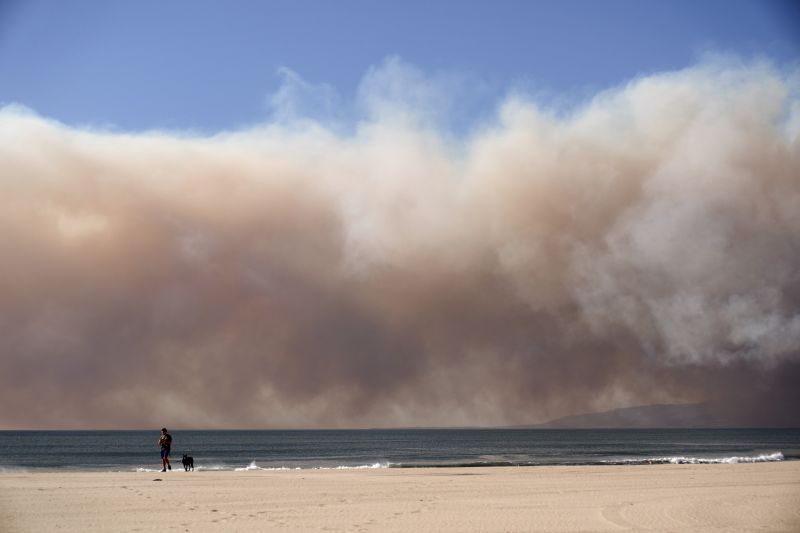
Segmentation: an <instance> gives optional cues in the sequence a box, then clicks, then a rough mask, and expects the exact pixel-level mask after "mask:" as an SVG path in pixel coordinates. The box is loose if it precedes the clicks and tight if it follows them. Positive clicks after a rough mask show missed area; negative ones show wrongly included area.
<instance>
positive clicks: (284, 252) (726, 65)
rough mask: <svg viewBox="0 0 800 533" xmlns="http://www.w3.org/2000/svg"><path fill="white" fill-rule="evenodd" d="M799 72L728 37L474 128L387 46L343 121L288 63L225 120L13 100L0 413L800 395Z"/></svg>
mask: <svg viewBox="0 0 800 533" xmlns="http://www.w3.org/2000/svg"><path fill="white" fill-rule="evenodd" d="M409 69H411V72H412V74H414V76H411V77H410V78H409V76H408V75H405V76H403V73H404V72H405V73H406V74H408V70H409ZM287 73H289V74H291V76H289V74H287V76H289V78H290V81H291V82H292V83H293V84H295V85H298V84H299V85H298V86H300V87H301V88H303V90H304V91H306V93H309V91H312V90H313V87H312V86H310V85H308V84H305V83H304V82H302V80H300V79H299V78H297V77H296V75H294V73H290V72H289V71H287ZM799 79H800V78H798V76H797V74H796V73H794V72H789V73H787V72H785V71H783V70H781V69H779V68H777V67H774V66H770V65H768V64H762V63H748V64H734V62H732V61H727V62H720V61H709V62H705V63H703V64H701V65H698V66H696V67H694V68H690V69H687V70H684V71H680V72H672V73H665V74H657V75H651V76H648V77H644V78H641V79H638V80H634V81H632V82H631V83H629V84H628V85H626V86H624V87H619V88H616V89H613V90H609V91H606V92H603V93H600V94H598V95H596V96H595V97H594V98H593V99H591V100H590V101H589V102H587V103H586V104H585V105H583V106H581V107H579V108H577V109H574V110H572V111H570V112H564V111H563V110H562V111H560V112H556V111H551V110H549V109H548V108H546V107H543V106H540V105H537V104H536V103H535V101H533V100H532V99H530V98H525V97H523V96H519V95H517V96H511V97H509V98H508V99H506V101H505V102H504V103H503V104H502V106H501V107H500V109H499V111H498V113H497V116H496V119H495V120H494V121H492V122H491V123H490V124H486V125H484V126H483V127H481V128H478V129H476V130H475V131H474V132H473V133H472V134H470V135H468V136H466V137H463V138H456V137H455V136H453V135H450V134H446V133H441V131H442V130H441V129H438V128H437V127H436V124H437V122H436V120H431V118H430V117H432V116H435V114H430V113H429V111H430V109H429V106H428V105H427V104H431V106H433V107H438V106H439V103H438V102H440V101H441V96H442V93H441V91H437V90H436V85H437V83H434V82H431V83H428V81H429V80H428V81H426V79H425V78H424V77H421V76H420V75H419V73H418V72H416V71H413V68H411V67H409V66H407V65H402V64H399V65H398V61H397V60H391V61H389V62H388V63H387V65H385V66H384V67H383V70H381V69H374V70H373V71H371V72H370V73H368V76H367V77H366V78H365V80H366V81H365V84H364V85H363V86H362V93H368V94H362V96H361V100H362V102H364V106H363V107H364V109H366V111H365V115H364V117H365V118H364V119H363V120H362V121H361V122H360V123H359V124H358V125H357V126H356V127H355V128H354V129H353V130H352V131H347V132H343V131H342V130H341V128H336V127H328V126H325V125H323V124H322V123H319V122H314V121H313V120H309V119H301V118H298V113H299V111H298V109H299V108H298V106H297V102H296V101H294V100H293V99H292V98H293V96H292V93H291V90H290V88H285V89H284V90H283V91H282V92H280V93H279V94H277V95H276V97H275V98H273V99H272V100H271V103H272V105H281V102H284V103H285V102H289V103H291V106H292V107H291V110H290V111H291V113H285V114H283V115H281V120H278V121H275V122H272V123H270V124H267V125H264V126H261V127H255V128H250V129H247V130H244V131H235V132H227V133H221V134H217V135H214V136H197V135H180V134H169V133H160V132H153V133H139V134H123V133H115V132H108V131H95V130H92V129H90V128H74V127H67V126H64V125H62V124H59V123H56V122H54V121H51V120H47V119H45V118H42V117H39V116H37V115H35V114H33V113H32V112H29V111H26V110H23V109H19V108H16V107H13V106H9V107H5V108H3V109H2V110H0V187H1V189H0V192H2V194H0V252H2V262H1V263H0V295H1V296H2V297H0V363H1V364H2V372H0V426H3V427H150V426H157V427H160V426H161V425H164V424H166V425H170V426H175V425H180V426H184V427H345V426H346V427H374V426H404V425H462V424H519V423H529V422H537V421H544V420H547V419H550V418H554V417H558V416H564V415H570V414H575V413H581V412H590V411H594V410H602V409H608V408H612V407H619V406H626V405H638V404H646V403H656V402H660V403H664V402H700V401H707V402H711V405H712V406H715V407H714V408H715V409H718V410H722V411H720V414H721V415H724V416H726V417H728V420H733V421H735V422H736V423H746V424H760V425H775V424H797V423H798V422H800V415H798V414H797V409H796V408H797V406H798V405H800V402H799V401H798V400H800V397H798V392H797V386H796V384H797V383H798V378H800V141H798V132H800V99H798V94H800V93H799V92H798V90H800V81H798V80H799ZM409 80H410V81H409ZM434 81H435V80H434ZM440 81H441V80H440ZM447 83H454V82H453V80H449V81H448V82H447ZM447 83H445V84H444V85H447ZM324 88H325V91H327V92H326V94H325V95H324V101H325V102H333V101H335V100H336V99H335V98H334V97H333V96H331V95H332V94H333V93H331V92H330V91H332V89H331V88H330V87H328V86H325V87H324ZM376 88H377V89H376ZM409 91H410V93H411V95H410V97H409V98H404V96H403V95H405V94H408V93H409ZM309 94H310V93H309ZM387 95H388V96H387ZM431 95H433V96H431ZM306 96H308V94H306ZM312 96H313V95H312ZM334 96H335V95H334ZM454 109H455V108H454ZM276 115H278V113H276ZM721 406H724V407H721ZM723 411H724V412H723Z"/></svg>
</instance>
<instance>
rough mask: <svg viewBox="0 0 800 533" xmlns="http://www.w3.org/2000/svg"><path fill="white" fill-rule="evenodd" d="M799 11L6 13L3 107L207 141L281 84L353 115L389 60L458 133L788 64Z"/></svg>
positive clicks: (670, 7)
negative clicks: (487, 120) (644, 82)
mask: <svg viewBox="0 0 800 533" xmlns="http://www.w3.org/2000/svg"><path fill="white" fill-rule="evenodd" d="M798 6H800V3H797V2H791V1H777V0H773V1H742V0H724V1H716V0H714V1H703V2H696V1H683V0H675V1H670V2H654V1H646V0H638V1H629V0H611V1H603V2H601V1H566V2H556V1H552V2H551V1H540V2H533V1H530V2H524V1H519V2H511V1H500V2H489V1H481V2H466V1H441V2H430V1H427V2H426V1H403V2H368V1H352V0H345V1H337V2H332V1H329V2H323V1H319V2H312V1H307V0H299V1H263V2H256V1H237V2H215V1H204V0H203V1H171V2H163V1H137V2H118V1H110V2H101V1H94V2H93V1H81V0H77V1H72V2H57V1H35V0H34V1H25V2H22V1H19V2H17V1H14V0H0V103H2V104H9V103H18V104H22V105H24V106H27V107H30V108H31V109H33V110H35V111H36V112H37V113H40V114H42V115H44V116H48V117H52V118H55V119H57V120H60V121H63V122H65V123H67V124H74V125H86V124H90V125H101V126H106V127H113V128H119V129H126V130H143V129H151V128H167V129H193V130H199V131H216V130H221V129H232V128H239V127H243V126H247V125H252V124H255V123H260V122H264V121H268V120H270V119H273V118H274V116H273V111H274V109H271V108H270V104H269V102H270V101H271V100H270V98H271V97H274V96H275V95H276V94H280V90H281V86H282V84H284V83H286V81H287V73H288V75H289V76H292V75H296V76H298V77H299V78H300V79H302V80H303V82H302V83H304V84H308V87H309V88H310V89H313V92H315V93H317V94H318V93H319V92H320V91H319V90H318V89H320V88H321V89H323V91H322V92H323V93H324V94H329V95H333V96H334V97H335V98H333V99H332V100H331V101H330V102H328V104H329V105H332V106H334V107H340V108H341V109H342V110H344V111H343V112H342V113H340V114H339V115H340V118H341V116H344V117H345V118H348V117H351V116H352V113H351V112H352V108H353V105H352V102H353V101H354V99H355V98H356V95H357V93H358V91H359V86H360V84H362V83H363V80H364V76H365V75H366V74H367V73H369V72H370V69H373V70H374V69H375V68H376V67H379V66H380V65H386V62H387V58H394V61H400V62H401V63H402V64H403V65H406V66H407V67H409V68H411V69H412V72H416V73H418V74H419V75H420V76H421V77H423V78H429V77H433V78H436V77H437V76H439V77H441V76H444V77H448V76H449V77H455V78H457V79H460V80H462V82H464V83H462V85H464V86H467V87H468V89H466V90H465V91H462V92H465V94H457V95H455V97H458V98H461V99H462V100H463V101H464V103H463V105H462V108H461V109H460V111H461V112H462V113H461V114H462V115H463V117H462V118H464V121H462V122H464V123H466V122H469V121H470V120H473V119H475V118H476V117H479V116H480V115H481V114H485V113H489V112H491V110H492V109H493V108H494V106H495V105H496V104H497V101H498V100H499V99H501V98H502V96H503V95H504V94H506V93H507V92H508V91H509V90H512V89H522V90H526V91H531V92H534V93H540V94H545V95H547V94H549V95H551V96H552V95H566V96H567V97H575V98H580V97H581V96H583V95H586V94H592V93H594V92H596V91H597V90H600V89H603V88H606V87H609V86H612V85H615V84H618V83H620V82H623V81H625V80H627V79H630V78H632V77H635V76H637V75H644V74H648V73H652V72H657V71H663V70H671V69H679V68H683V67H686V66H688V65H691V64H692V63H694V62H695V61H697V59H698V58H699V57H701V56H702V55H703V54H706V53H709V52H710V53H726V54H736V55H740V56H742V57H745V58H751V57H754V56H758V57H760V56H763V57H767V58H769V59H771V60H772V61H775V62H777V63H779V64H783V63H789V62H795V61H796V60H797V59H798V58H799V57H800V7H798ZM388 61H390V62H391V61H392V59H389V60H388ZM282 68H284V69H290V71H291V72H290V71H287V70H281V69H282ZM282 72H283V74H281V73H282ZM290 81H291V80H290ZM273 101H274V100H273ZM311 107H312V108H313V107H314V106H313V105H312V106H311ZM312 111H313V109H312ZM328 111H331V110H330V109H328ZM334 112H335V110H334Z"/></svg>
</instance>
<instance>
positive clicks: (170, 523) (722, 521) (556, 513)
mask: <svg viewBox="0 0 800 533" xmlns="http://www.w3.org/2000/svg"><path fill="white" fill-rule="evenodd" d="M0 530H1V531H3V532H27V531H37V532H38V531H75V532H78V531H81V532H83V531H184V532H185V531H190V532H195V531H199V532H203V531H636V530H641V531H645V530H647V531H654V530H655V531H755V530H759V531H764V530H766V531H800V462H781V463H768V464H732V465H653V466H608V467H593V466H580V467H567V466H559V467H520V468H452V469H450V468H439V469H375V470H371V469H365V470H327V471H324V470H302V471H246V472H189V473H186V472H183V471H182V470H177V471H176V470H173V471H172V472H167V473H165V474H161V473H152V472H146V473H4V474H2V475H0Z"/></svg>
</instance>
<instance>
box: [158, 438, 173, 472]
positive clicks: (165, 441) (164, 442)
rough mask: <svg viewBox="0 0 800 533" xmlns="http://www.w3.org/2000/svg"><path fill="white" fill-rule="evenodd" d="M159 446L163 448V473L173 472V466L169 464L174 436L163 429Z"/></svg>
mask: <svg viewBox="0 0 800 533" xmlns="http://www.w3.org/2000/svg"><path fill="white" fill-rule="evenodd" d="M158 445H159V446H160V447H161V471H162V472H166V471H167V469H169V470H172V465H171V464H169V451H170V449H171V448H172V435H170V434H169V433H167V428H161V438H159V439H158Z"/></svg>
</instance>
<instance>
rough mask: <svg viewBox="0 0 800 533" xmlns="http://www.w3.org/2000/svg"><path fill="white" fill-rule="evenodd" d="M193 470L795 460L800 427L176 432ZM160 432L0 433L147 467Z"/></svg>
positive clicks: (11, 467)
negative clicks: (191, 459) (191, 458)
mask: <svg viewBox="0 0 800 533" xmlns="http://www.w3.org/2000/svg"><path fill="white" fill-rule="evenodd" d="M170 433H171V435H172V436H173V439H174V441H173V448H172V458H171V459H172V463H173V469H178V470H180V469H181V468H182V467H181V464H180V461H181V454H183V453H186V454H188V455H191V456H193V457H194V464H195V468H196V469H197V470H262V469H295V468H301V469H303V468H309V469H310V468H330V469H334V468H414V467H452V466H472V467H481V466H538V465H598V464H612V465H618V464H660V463H737V462H738V463H741V462H761V461H787V460H788V461H790V460H797V459H800V429H660V430H650V429H628V430H623V429H605V430H555V429H548V430H544V429H392V430H345V431H332V430H319V431H244V430H242V431H199V430H192V431H189V430H187V431H181V430H171V431H170ZM159 435H160V432H159V431H157V430H156V431H0V473H2V472H15V471H48V470H73V471H83V470H92V471H98V470H100V471H151V470H158V469H159V468H160V458H159V450H158V448H157V446H156V441H157V439H158V437H159Z"/></svg>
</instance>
